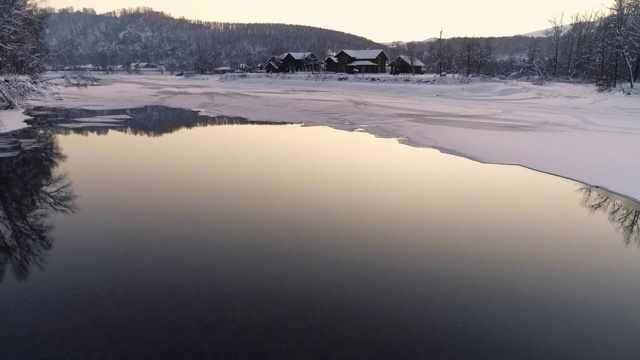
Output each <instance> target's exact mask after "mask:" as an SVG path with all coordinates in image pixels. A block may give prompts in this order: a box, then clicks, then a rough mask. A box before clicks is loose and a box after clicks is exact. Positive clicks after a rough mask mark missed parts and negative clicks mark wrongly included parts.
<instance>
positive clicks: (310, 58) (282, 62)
mask: <svg viewBox="0 0 640 360" xmlns="http://www.w3.org/2000/svg"><path fill="white" fill-rule="evenodd" d="M320 64H321V61H320V60H319V59H318V57H317V56H316V55H315V54H314V53H312V52H287V53H284V54H282V55H280V56H272V57H270V58H269V60H267V62H266V63H265V64H264V70H265V71H266V72H297V71H319V70H320Z"/></svg>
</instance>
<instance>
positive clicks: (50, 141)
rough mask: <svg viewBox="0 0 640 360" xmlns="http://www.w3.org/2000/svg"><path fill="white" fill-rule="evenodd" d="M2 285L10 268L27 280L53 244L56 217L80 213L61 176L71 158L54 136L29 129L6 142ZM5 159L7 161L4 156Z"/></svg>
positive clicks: (1, 189)
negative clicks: (52, 217)
mask: <svg viewBox="0 0 640 360" xmlns="http://www.w3.org/2000/svg"><path fill="white" fill-rule="evenodd" d="M0 143H2V144H5V145H6V147H5V148H4V149H0V282H1V281H2V280H3V279H4V274H5V273H6V271H7V269H8V268H10V269H11V271H12V272H13V274H14V275H15V277H16V278H17V279H18V280H23V281H24V280H26V279H27V278H28V276H29V273H30V270H31V268H33V267H34V266H38V267H40V268H42V258H43V257H44V256H45V255H46V253H47V251H48V250H50V249H51V247H52V245H53V239H52V237H51V235H50V233H51V230H52V229H53V225H52V224H51V223H49V222H48V221H47V219H48V218H49V216H50V215H51V214H52V213H56V212H57V213H65V214H68V213H73V212H75V211H76V206H75V202H74V199H75V198H76V195H75V194H74V192H73V189H72V188H71V182H70V181H69V180H68V179H67V176H66V174H60V173H57V172H56V169H57V167H58V165H59V164H60V163H62V162H63V161H64V160H65V155H64V154H63V153H62V150H61V148H60V147H59V146H58V141H57V138H56V134H55V133H54V132H52V131H46V130H36V129H24V130H21V131H17V132H13V133H10V134H9V135H5V136H3V137H2V138H0ZM2 154H3V155H4V156H2Z"/></svg>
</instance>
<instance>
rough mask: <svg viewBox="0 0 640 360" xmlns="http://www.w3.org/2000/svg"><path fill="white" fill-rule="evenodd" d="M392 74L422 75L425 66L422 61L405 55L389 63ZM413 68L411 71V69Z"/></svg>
mask: <svg viewBox="0 0 640 360" xmlns="http://www.w3.org/2000/svg"><path fill="white" fill-rule="evenodd" d="M389 67H390V68H391V73H392V74H423V73H424V68H425V65H424V63H423V62H422V61H420V60H418V59H416V58H415V57H414V58H413V62H412V61H411V57H409V56H407V55H400V56H398V57H397V58H396V59H395V60H393V61H392V62H390V63H389ZM412 67H413V69H412Z"/></svg>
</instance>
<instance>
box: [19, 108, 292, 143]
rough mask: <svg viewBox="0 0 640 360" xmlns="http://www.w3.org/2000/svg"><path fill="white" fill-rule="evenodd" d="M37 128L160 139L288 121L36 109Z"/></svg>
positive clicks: (184, 112)
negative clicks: (179, 133) (217, 128)
mask: <svg viewBox="0 0 640 360" xmlns="http://www.w3.org/2000/svg"><path fill="white" fill-rule="evenodd" d="M27 114H28V115H30V116H32V117H33V118H34V119H33V120H31V121H30V124H32V125H34V126H38V127H43V126H52V125H56V126H55V127H56V130H57V131H58V132H60V133H63V134H69V133H75V134H83V135H88V134H98V135H106V134H108V133H109V132H110V131H119V132H124V133H128V134H132V135H144V136H149V137H159V136H162V135H165V134H171V133H174V132H176V131H178V130H181V129H192V128H196V127H206V126H215V125H286V124H290V123H286V122H267V121H250V120H247V119H245V118H241V117H233V116H207V115H203V114H201V113H199V112H198V111H194V110H188V109H178V108H170V107H166V106H145V107H141V108H132V109H114V110H87V109H60V108H43V107H36V108H33V109H31V110H30V111H29V112H27Z"/></svg>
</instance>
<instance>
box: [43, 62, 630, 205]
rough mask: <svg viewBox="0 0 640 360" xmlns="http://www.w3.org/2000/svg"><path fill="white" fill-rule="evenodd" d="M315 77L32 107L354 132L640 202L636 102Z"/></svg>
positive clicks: (173, 82) (97, 93) (160, 80)
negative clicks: (146, 108) (144, 112)
mask: <svg viewBox="0 0 640 360" xmlns="http://www.w3.org/2000/svg"><path fill="white" fill-rule="evenodd" d="M326 76H338V75H326ZM372 76H373V75H372ZM324 77H325V75H324V74H283V75H282V74H278V75H275V74H274V75H269V74H257V75H254V74H250V75H245V76H243V77H235V78H234V79H235V80H233V81H220V79H219V78H218V77H217V76H198V77H193V78H184V77H175V76H169V75H164V76H162V75H142V76H136V75H132V76H126V75H122V76H107V77H104V82H105V83H106V84H109V85H108V86H99V87H88V88H73V87H69V88H63V89H60V93H61V97H62V98H63V100H59V101H53V100H46V101H37V102H35V101H34V102H32V104H34V105H49V106H66V107H74V108H80V107H82V108H87V109H96V110H97V109H118V108H133V107H140V106H143V105H164V106H171V107H180V108H185V109H196V110H198V111H200V112H202V113H206V114H210V115H228V116H240V117H244V118H247V119H250V120H261V121H288V122H303V123H305V124H306V125H310V126H313V125H327V126H331V127H333V128H337V129H343V130H349V131H354V130H357V129H364V130H366V131H367V132H369V133H372V134H374V135H377V136H381V137H393V138H402V139H404V140H403V142H404V143H407V144H411V145H415V146H427V147H433V148H437V149H440V150H442V151H445V152H449V153H454V154H459V155H463V156H466V157H469V158H472V159H475V160H478V161H482V162H487V163H502V164H521V165H524V166H527V167H530V168H533V169H537V170H541V171H545V172H548V173H552V174H557V175H561V176H564V177H568V178H573V179H577V180H580V181H583V182H586V183H588V184H592V185H598V186H602V187H606V188H608V189H610V190H613V191H616V192H619V193H623V194H626V195H629V196H632V197H635V198H637V199H638V198H640V188H638V186H637V184H636V181H635V178H636V177H637V176H638V175H640V157H638V156H636V155H635V154H639V153H640V121H638V119H639V118H640V102H639V101H638V99H637V97H636V96H635V95H634V96H626V95H624V94H622V93H615V94H612V93H599V92H597V90H596V88H595V87H594V86H592V85H576V84H556V83H548V84H545V85H543V86H538V85H533V84H531V83H530V82H518V81H511V80H505V81H495V80H492V81H490V82H489V81H479V79H473V80H469V83H468V84H467V83H464V82H466V80H465V79H462V80H460V79H451V80H450V79H449V78H445V79H446V80H443V79H442V78H439V77H435V76H433V75H421V76H415V77H413V76H411V75H406V76H398V77H394V76H392V75H380V76H376V78H380V79H381V81H378V80H375V81H373V80H370V79H369V80H368V78H367V77H368V75H357V77H358V79H357V80H355V78H356V77H355V76H350V77H348V78H347V79H348V80H347V81H337V80H335V81H334V80H331V81H323V79H324ZM393 78H395V79H396V80H392V79H393ZM223 79H229V78H226V77H225V78H223ZM383 79H384V80H385V81H382V80H383ZM404 79H409V80H408V81H406V80H404ZM283 80H286V81H283ZM418 80H421V82H418ZM463 80H464V81H463Z"/></svg>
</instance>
